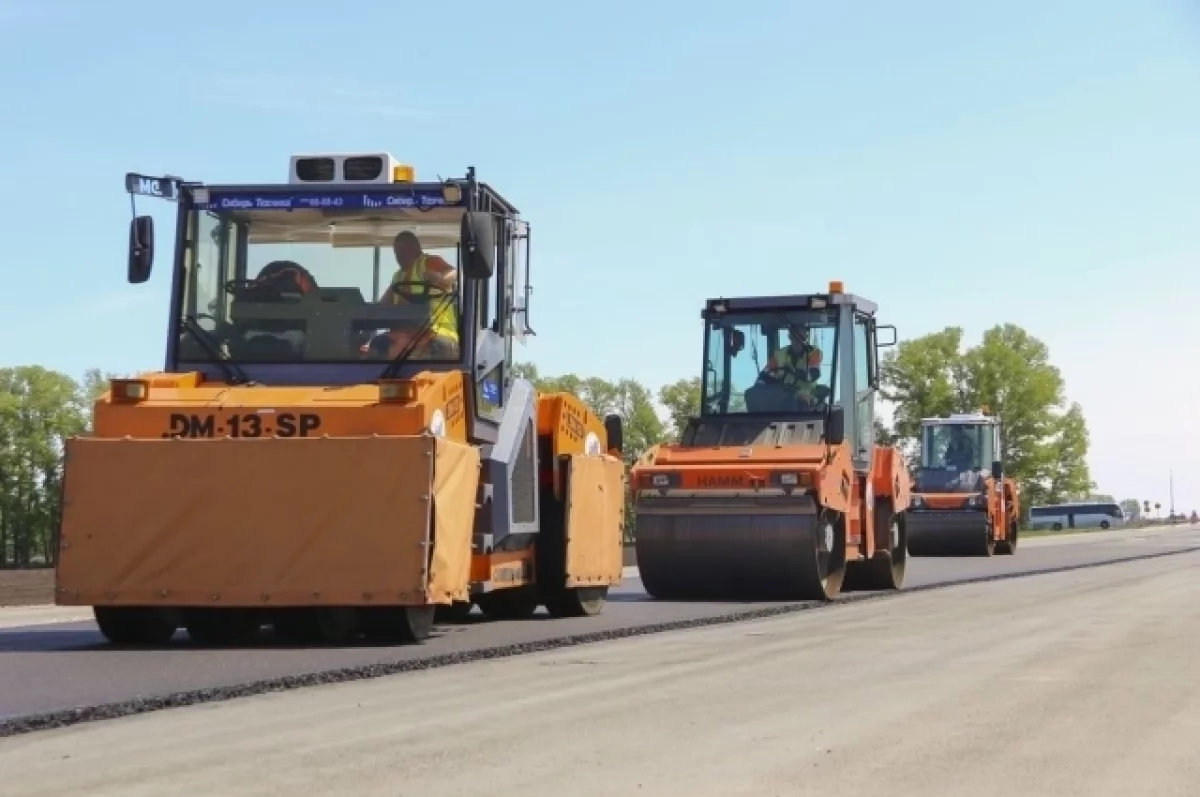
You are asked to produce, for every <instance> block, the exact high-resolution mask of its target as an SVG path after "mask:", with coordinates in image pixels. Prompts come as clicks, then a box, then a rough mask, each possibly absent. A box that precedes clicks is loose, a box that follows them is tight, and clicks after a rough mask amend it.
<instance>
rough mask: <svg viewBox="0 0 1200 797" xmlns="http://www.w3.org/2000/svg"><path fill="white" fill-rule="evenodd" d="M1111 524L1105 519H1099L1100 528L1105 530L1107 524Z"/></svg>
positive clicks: (1107, 526)
mask: <svg viewBox="0 0 1200 797" xmlns="http://www.w3.org/2000/svg"><path fill="white" fill-rule="evenodd" d="M1111 525H1112V524H1111V523H1109V522H1108V521H1107V520H1101V521H1100V528H1102V529H1105V530H1107V529H1108V528H1109V526H1111Z"/></svg>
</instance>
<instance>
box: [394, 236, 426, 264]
mask: <svg viewBox="0 0 1200 797" xmlns="http://www.w3.org/2000/svg"><path fill="white" fill-rule="evenodd" d="M392 252H393V253H394V254H395V255H396V262H397V263H399V264H400V265H401V266H402V267H408V266H411V265H412V264H413V263H415V262H417V258H418V257H420V256H421V241H420V240H419V239H418V238H417V236H416V235H414V234H413V233H412V232H409V231H408V230H403V231H401V232H399V233H397V234H396V237H395V238H394V239H392Z"/></svg>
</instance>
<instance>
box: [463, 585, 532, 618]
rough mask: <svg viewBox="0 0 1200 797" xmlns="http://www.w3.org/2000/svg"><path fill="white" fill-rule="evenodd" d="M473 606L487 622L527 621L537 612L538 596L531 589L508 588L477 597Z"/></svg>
mask: <svg viewBox="0 0 1200 797" xmlns="http://www.w3.org/2000/svg"><path fill="white" fill-rule="evenodd" d="M475 604H476V605H477V606H478V607H479V610H480V611H481V612H483V616H484V617H486V618H488V619H489V620H528V619H529V618H530V617H533V615H534V614H535V613H536V612H537V610H538V594H537V590H536V589H534V588H533V587H510V588H509V589H498V590H495V591H494V592H487V593H484V594H483V595H479V596H478V597H476V598H475Z"/></svg>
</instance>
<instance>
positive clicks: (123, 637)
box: [92, 606, 179, 645]
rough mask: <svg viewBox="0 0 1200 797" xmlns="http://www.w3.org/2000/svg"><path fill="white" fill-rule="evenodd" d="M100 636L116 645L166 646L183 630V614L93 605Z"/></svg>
mask: <svg viewBox="0 0 1200 797" xmlns="http://www.w3.org/2000/svg"><path fill="white" fill-rule="evenodd" d="M92 615H93V616H94V617H95V618H96V625H98V626H99V627H100V633H101V634H103V635H104V638H105V639H107V640H108V641H109V642H111V643H113V644H114V645H165V644H166V643H168V642H170V641H171V637H173V636H175V631H176V630H178V628H179V613H178V612H176V611H174V610H172V609H159V608H155V607H150V606H93V607H92Z"/></svg>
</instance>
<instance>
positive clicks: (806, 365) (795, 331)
mask: <svg viewBox="0 0 1200 797" xmlns="http://www.w3.org/2000/svg"><path fill="white" fill-rule="evenodd" d="M823 359H824V354H823V352H822V351H821V349H820V347H818V346H814V345H812V344H811V343H809V341H808V327H807V326H804V325H803V324H791V325H789V326H788V345H787V346H785V347H784V348H782V349H779V350H778V351H776V352H775V353H774V354H772V355H771V358H770V359H769V360H768V361H767V373H768V374H770V375H771V376H772V377H774V378H775V379H777V380H778V381H779V382H780V383H781V384H783V385H784V386H785V387H787V388H789V389H792V390H795V391H796V396H797V398H799V399H800V400H801V401H802V402H803V403H806V404H815V403H816V395H815V391H816V388H817V380H818V378H819V377H818V375H817V373H818V372H816V371H815V370H813V369H817V368H820V367H821V362H822V360H823Z"/></svg>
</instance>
